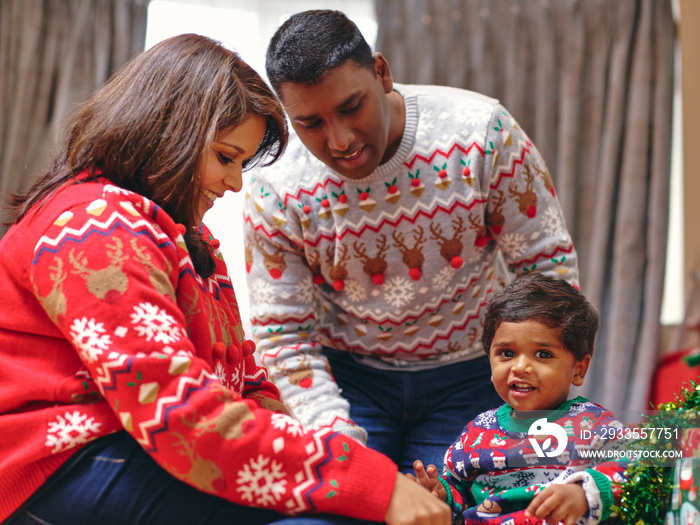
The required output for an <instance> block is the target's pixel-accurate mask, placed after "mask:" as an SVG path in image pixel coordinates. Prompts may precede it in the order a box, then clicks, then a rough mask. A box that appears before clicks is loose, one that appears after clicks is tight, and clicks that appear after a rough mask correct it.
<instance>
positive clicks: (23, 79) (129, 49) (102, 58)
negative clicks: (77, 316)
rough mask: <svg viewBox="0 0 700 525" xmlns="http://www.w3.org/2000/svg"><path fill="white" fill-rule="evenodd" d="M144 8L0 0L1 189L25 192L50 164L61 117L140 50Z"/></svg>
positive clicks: (127, 0) (118, 1)
mask: <svg viewBox="0 0 700 525" xmlns="http://www.w3.org/2000/svg"><path fill="white" fill-rule="evenodd" d="M147 7H148V0H2V1H0V192H2V193H3V194H7V193H14V192H18V191H23V190H25V189H27V187H28V185H29V183H30V182H31V180H32V178H33V176H34V175H35V174H36V172H37V171H38V170H40V169H42V168H44V167H46V166H47V164H48V163H49V162H50V159H51V157H52V155H53V153H54V150H55V147H56V144H57V140H58V132H59V129H60V126H61V121H62V119H63V117H64V116H66V115H67V114H68V112H70V111H71V109H72V108H73V107H74V106H75V104H77V103H79V102H82V101H83V100H85V99H86V98H87V97H88V96H89V95H90V93H91V92H92V91H93V90H94V89H95V88H97V87H98V86H100V85H101V84H102V83H104V81H105V80H107V78H108V77H109V75H110V74H111V73H112V72H113V71H114V70H115V69H116V68H118V67H119V66H121V65H122V64H124V63H125V62H126V61H127V60H128V59H129V58H130V57H131V56H133V55H134V54H135V53H137V52H139V51H142V50H143V47H144V42H145V35H146V15H147ZM4 231H5V229H4V227H1V226H0V234H2V233H4Z"/></svg>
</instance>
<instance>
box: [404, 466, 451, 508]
mask: <svg viewBox="0 0 700 525" xmlns="http://www.w3.org/2000/svg"><path fill="white" fill-rule="evenodd" d="M413 470H414V472H415V473H416V475H415V476H414V475H413V474H406V477H407V478H408V479H412V480H413V481H415V482H416V483H418V484H419V485H421V486H422V487H424V488H426V489H428V490H429V491H430V493H431V494H432V495H433V496H435V497H436V498H438V499H439V500H440V501H447V491H446V490H445V487H444V486H443V485H442V483H440V481H439V480H438V469H437V467H436V466H435V465H428V466H427V467H423V462H422V461H421V460H419V459H417V460H415V461H414V462H413Z"/></svg>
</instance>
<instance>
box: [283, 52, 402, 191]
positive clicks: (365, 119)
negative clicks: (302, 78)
mask: <svg viewBox="0 0 700 525" xmlns="http://www.w3.org/2000/svg"><path fill="white" fill-rule="evenodd" d="M392 88H393V83H392V80H391V74H390V73H389V68H388V65H387V64H386V61H385V60H384V59H383V57H381V55H379V54H377V55H376V56H375V67H374V70H371V69H368V68H365V67H361V66H359V65H357V63H355V62H354V61H352V60H347V61H346V62H345V63H344V64H342V65H340V66H338V67H336V68H334V69H331V70H330V71H329V72H328V73H327V74H326V75H325V76H324V77H323V78H322V79H321V81H320V82H318V83H317V84H313V85H306V84H297V83H292V82H285V83H283V84H282V85H281V87H280V90H279V91H280V98H281V99H282V104H283V105H284V108H285V110H286V111H287V115H288V116H289V119H290V122H291V124H292V127H293V128H294V130H295V131H296V133H297V134H298V135H299V138H300V139H301V141H302V142H303V143H304V145H305V146H306V147H307V148H308V150H309V151H310V152H311V153H313V155H314V156H315V157H317V158H318V159H319V160H321V161H322V162H323V163H325V164H326V165H327V166H329V167H330V168H332V169H333V170H335V171H337V172H338V173H340V174H341V175H344V176H345V177H348V178H349V179H355V180H357V179H362V178H364V177H367V176H368V175H369V174H371V173H372V172H373V171H374V170H375V169H376V168H377V166H379V164H381V163H382V162H384V161H386V160H388V159H389V158H390V157H391V155H393V153H394V152H395V151H396V148H397V147H398V145H399V143H400V141H401V134H402V132H403V126H402V125H401V126H400V130H399V132H398V136H397V133H396V131H391V130H396V129H399V127H398V126H393V127H392V110H391V105H390V100H389V94H390V93H392ZM393 95H397V94H396V93H394V94H393Z"/></svg>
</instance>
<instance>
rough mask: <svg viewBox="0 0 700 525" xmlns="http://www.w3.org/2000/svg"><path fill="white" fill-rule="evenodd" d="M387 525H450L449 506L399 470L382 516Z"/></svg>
mask: <svg viewBox="0 0 700 525" xmlns="http://www.w3.org/2000/svg"><path fill="white" fill-rule="evenodd" d="M384 520H385V521H386V523H387V525H451V523H452V512H451V510H450V507H448V506H447V505H446V504H445V503H443V502H442V501H440V500H439V499H437V498H436V497H435V496H433V495H432V494H431V493H430V492H428V491H427V490H426V489H424V488H423V487H422V486H421V485H420V484H418V483H416V482H415V481H413V480H411V479H409V478H408V477H406V476H405V475H404V474H401V473H400V472H399V473H397V474H396V482H395V484H394V493H393V494H392V496H391V501H390V502H389V509H388V510H387V512H386V516H385V518H384Z"/></svg>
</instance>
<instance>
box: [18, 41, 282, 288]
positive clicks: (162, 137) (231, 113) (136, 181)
mask: <svg viewBox="0 0 700 525" xmlns="http://www.w3.org/2000/svg"><path fill="white" fill-rule="evenodd" d="M249 115H257V116H260V117H262V118H263V119H264V120H265V121H266V123H267V126H266V132H265V135H264V138H263V140H262V142H261V143H260V146H259V147H258V150H257V152H256V155H255V157H254V158H252V159H251V160H250V161H249V162H248V163H247V165H246V166H245V167H246V168H250V167H251V166H252V165H253V164H258V163H259V164H263V165H267V164H271V163H272V162H274V161H275V160H277V158H278V157H279V156H280V155H281V154H282V151H283V150H284V148H285V146H286V143H287V127H286V122H285V117H284V112H283V110H282V107H281V106H280V104H279V102H278V100H277V99H276V98H275V96H274V94H273V93H272V91H271V90H270V88H269V87H268V86H267V85H266V84H265V82H264V81H263V80H262V79H261V78H260V76H259V75H258V74H257V73H256V72H255V71H254V70H253V69H252V68H251V67H250V66H248V65H247V64H246V63H245V62H244V61H243V60H242V59H241V58H240V57H239V56H238V55H237V54H236V53H235V52H233V51H230V50H227V49H226V48H224V47H222V46H221V45H220V44H219V43H218V42H216V41H214V40H211V39H209V38H207V37H203V36H200V35H194V34H187V35H179V36H176V37H173V38H170V39H168V40H165V41H163V42H161V43H159V44H157V45H155V46H153V47H152V48H151V49H149V50H148V51H145V52H144V53H142V54H140V55H139V56H137V57H136V58H135V59H133V60H132V61H131V62H130V63H128V64H127V65H126V66H125V67H124V68H122V69H121V70H120V71H119V72H118V73H117V74H116V75H115V76H114V77H112V78H111V79H110V80H109V81H108V82H107V83H106V84H104V85H103V86H102V87H101V88H100V89H98V90H97V91H96V92H95V93H94V94H93V95H92V96H91V97H90V98H89V99H88V100H87V101H86V102H84V103H83V104H82V105H80V106H79V107H78V108H77V110H76V111H75V112H74V113H73V114H72V115H71V116H70V117H69V119H68V120H67V122H66V125H65V128H64V129H65V130H66V131H65V141H64V143H63V145H62V147H61V149H60V150H59V152H58V154H57V155H56V157H55V159H54V162H53V164H52V166H51V168H50V169H49V170H48V171H47V172H45V173H44V174H43V175H41V176H40V177H39V178H38V179H37V180H36V182H35V183H34V184H33V185H32V187H31V188H30V189H29V191H28V192H27V193H26V194H24V195H13V196H11V202H10V207H9V209H10V219H9V222H8V224H9V225H12V224H15V223H17V222H19V220H20V219H22V217H24V216H25V215H26V214H27V212H28V211H29V210H30V209H31V208H32V207H33V206H35V205H37V204H39V203H40V202H41V201H42V200H44V199H45V198H46V197H48V196H50V195H51V194H52V193H53V192H55V191H56V189H57V188H59V187H60V186H62V185H63V184H65V183H66V182H69V181H75V177H76V176H77V175H78V174H80V173H82V172H87V173H88V174H89V175H88V177H87V179H85V180H92V179H95V178H97V177H104V178H107V179H109V180H110V181H111V182H112V183H113V184H115V185H117V186H120V187H122V188H125V189H128V190H131V191H135V192H137V193H139V194H141V195H143V196H145V197H147V198H149V199H151V200H152V201H154V202H155V203H156V204H158V205H159V206H161V207H162V208H163V209H164V210H165V211H166V212H167V213H168V214H169V215H170V216H171V217H172V218H173V219H174V220H175V221H176V222H178V223H182V224H184V225H185V226H186V227H187V233H186V234H185V242H186V243H187V246H188V249H189V250H190V254H191V256H192V259H193V261H194V263H195V268H196V269H197V272H198V273H199V274H200V275H202V276H203V277H207V276H209V275H211V272H212V271H213V265H214V261H213V259H212V257H211V254H210V251H209V249H208V246H207V245H206V244H204V242H203V241H202V240H201V238H200V236H199V234H198V232H197V231H196V226H197V206H198V201H199V197H198V195H199V191H200V188H199V167H200V165H201V160H202V158H203V153H204V151H205V148H206V147H207V146H208V144H210V143H211V142H212V141H213V140H214V139H215V137H216V134H217V133H218V132H220V131H222V130H227V129H230V128H232V127H235V126H238V125H240V124H241V123H242V122H243V121H244V120H245V119H246V118H247V117H248V116H249ZM81 180H82V178H81Z"/></svg>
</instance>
